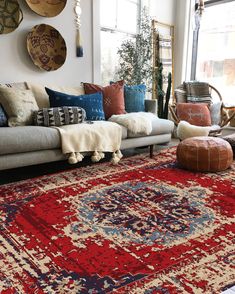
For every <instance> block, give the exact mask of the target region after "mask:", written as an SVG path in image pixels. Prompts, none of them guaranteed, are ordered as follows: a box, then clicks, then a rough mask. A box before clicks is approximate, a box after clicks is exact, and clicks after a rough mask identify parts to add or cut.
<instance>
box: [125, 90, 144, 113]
mask: <svg viewBox="0 0 235 294" xmlns="http://www.w3.org/2000/svg"><path fill="white" fill-rule="evenodd" d="M145 93H146V86H145V85H134V86H126V85H125V86H124V99H125V110H126V112H139V111H145V107H144V99H145Z"/></svg>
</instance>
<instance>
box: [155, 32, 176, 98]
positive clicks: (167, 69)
mask: <svg viewBox="0 0 235 294" xmlns="http://www.w3.org/2000/svg"><path fill="white" fill-rule="evenodd" d="M157 40H158V42H159V44H158V48H159V50H158V53H159V56H158V58H159V63H161V64H162V79H163V86H162V89H163V91H164V92H165V93H166V91H167V86H168V74H169V73H172V62H173V60H172V37H171V36H169V35H161V34H158V38H157Z"/></svg>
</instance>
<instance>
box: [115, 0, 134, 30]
mask: <svg viewBox="0 0 235 294" xmlns="http://www.w3.org/2000/svg"><path fill="white" fill-rule="evenodd" d="M117 4H118V8H117V9H118V10H117V11H118V12H117V28H118V29H119V30H121V31H125V32H130V33H136V30H137V13H138V5H137V2H136V1H135V2H134V1H130V0H118V2H117Z"/></svg>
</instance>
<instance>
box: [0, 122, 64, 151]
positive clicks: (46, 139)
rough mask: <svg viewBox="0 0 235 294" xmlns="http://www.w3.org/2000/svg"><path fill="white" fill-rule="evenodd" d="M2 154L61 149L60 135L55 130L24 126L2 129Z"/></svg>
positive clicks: (0, 136)
mask: <svg viewBox="0 0 235 294" xmlns="http://www.w3.org/2000/svg"><path fill="white" fill-rule="evenodd" d="M0 138H1V140H0V154H12V153H22V152H30V151H37V150H45V149H56V148H60V135H59V132H58V131H57V130H56V129H54V128H46V127H38V126H22V127H16V128H9V127H2V128H0Z"/></svg>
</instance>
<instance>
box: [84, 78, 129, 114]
mask: <svg viewBox="0 0 235 294" xmlns="http://www.w3.org/2000/svg"><path fill="white" fill-rule="evenodd" d="M84 90H85V93H86V94H92V93H97V92H102V93H103V104H104V113H105V118H106V119H108V118H110V117H111V116H112V115H113V114H124V113H125V104H124V81H119V82H116V83H113V84H111V85H109V86H106V87H102V86H99V85H95V84H89V83H84Z"/></svg>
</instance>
